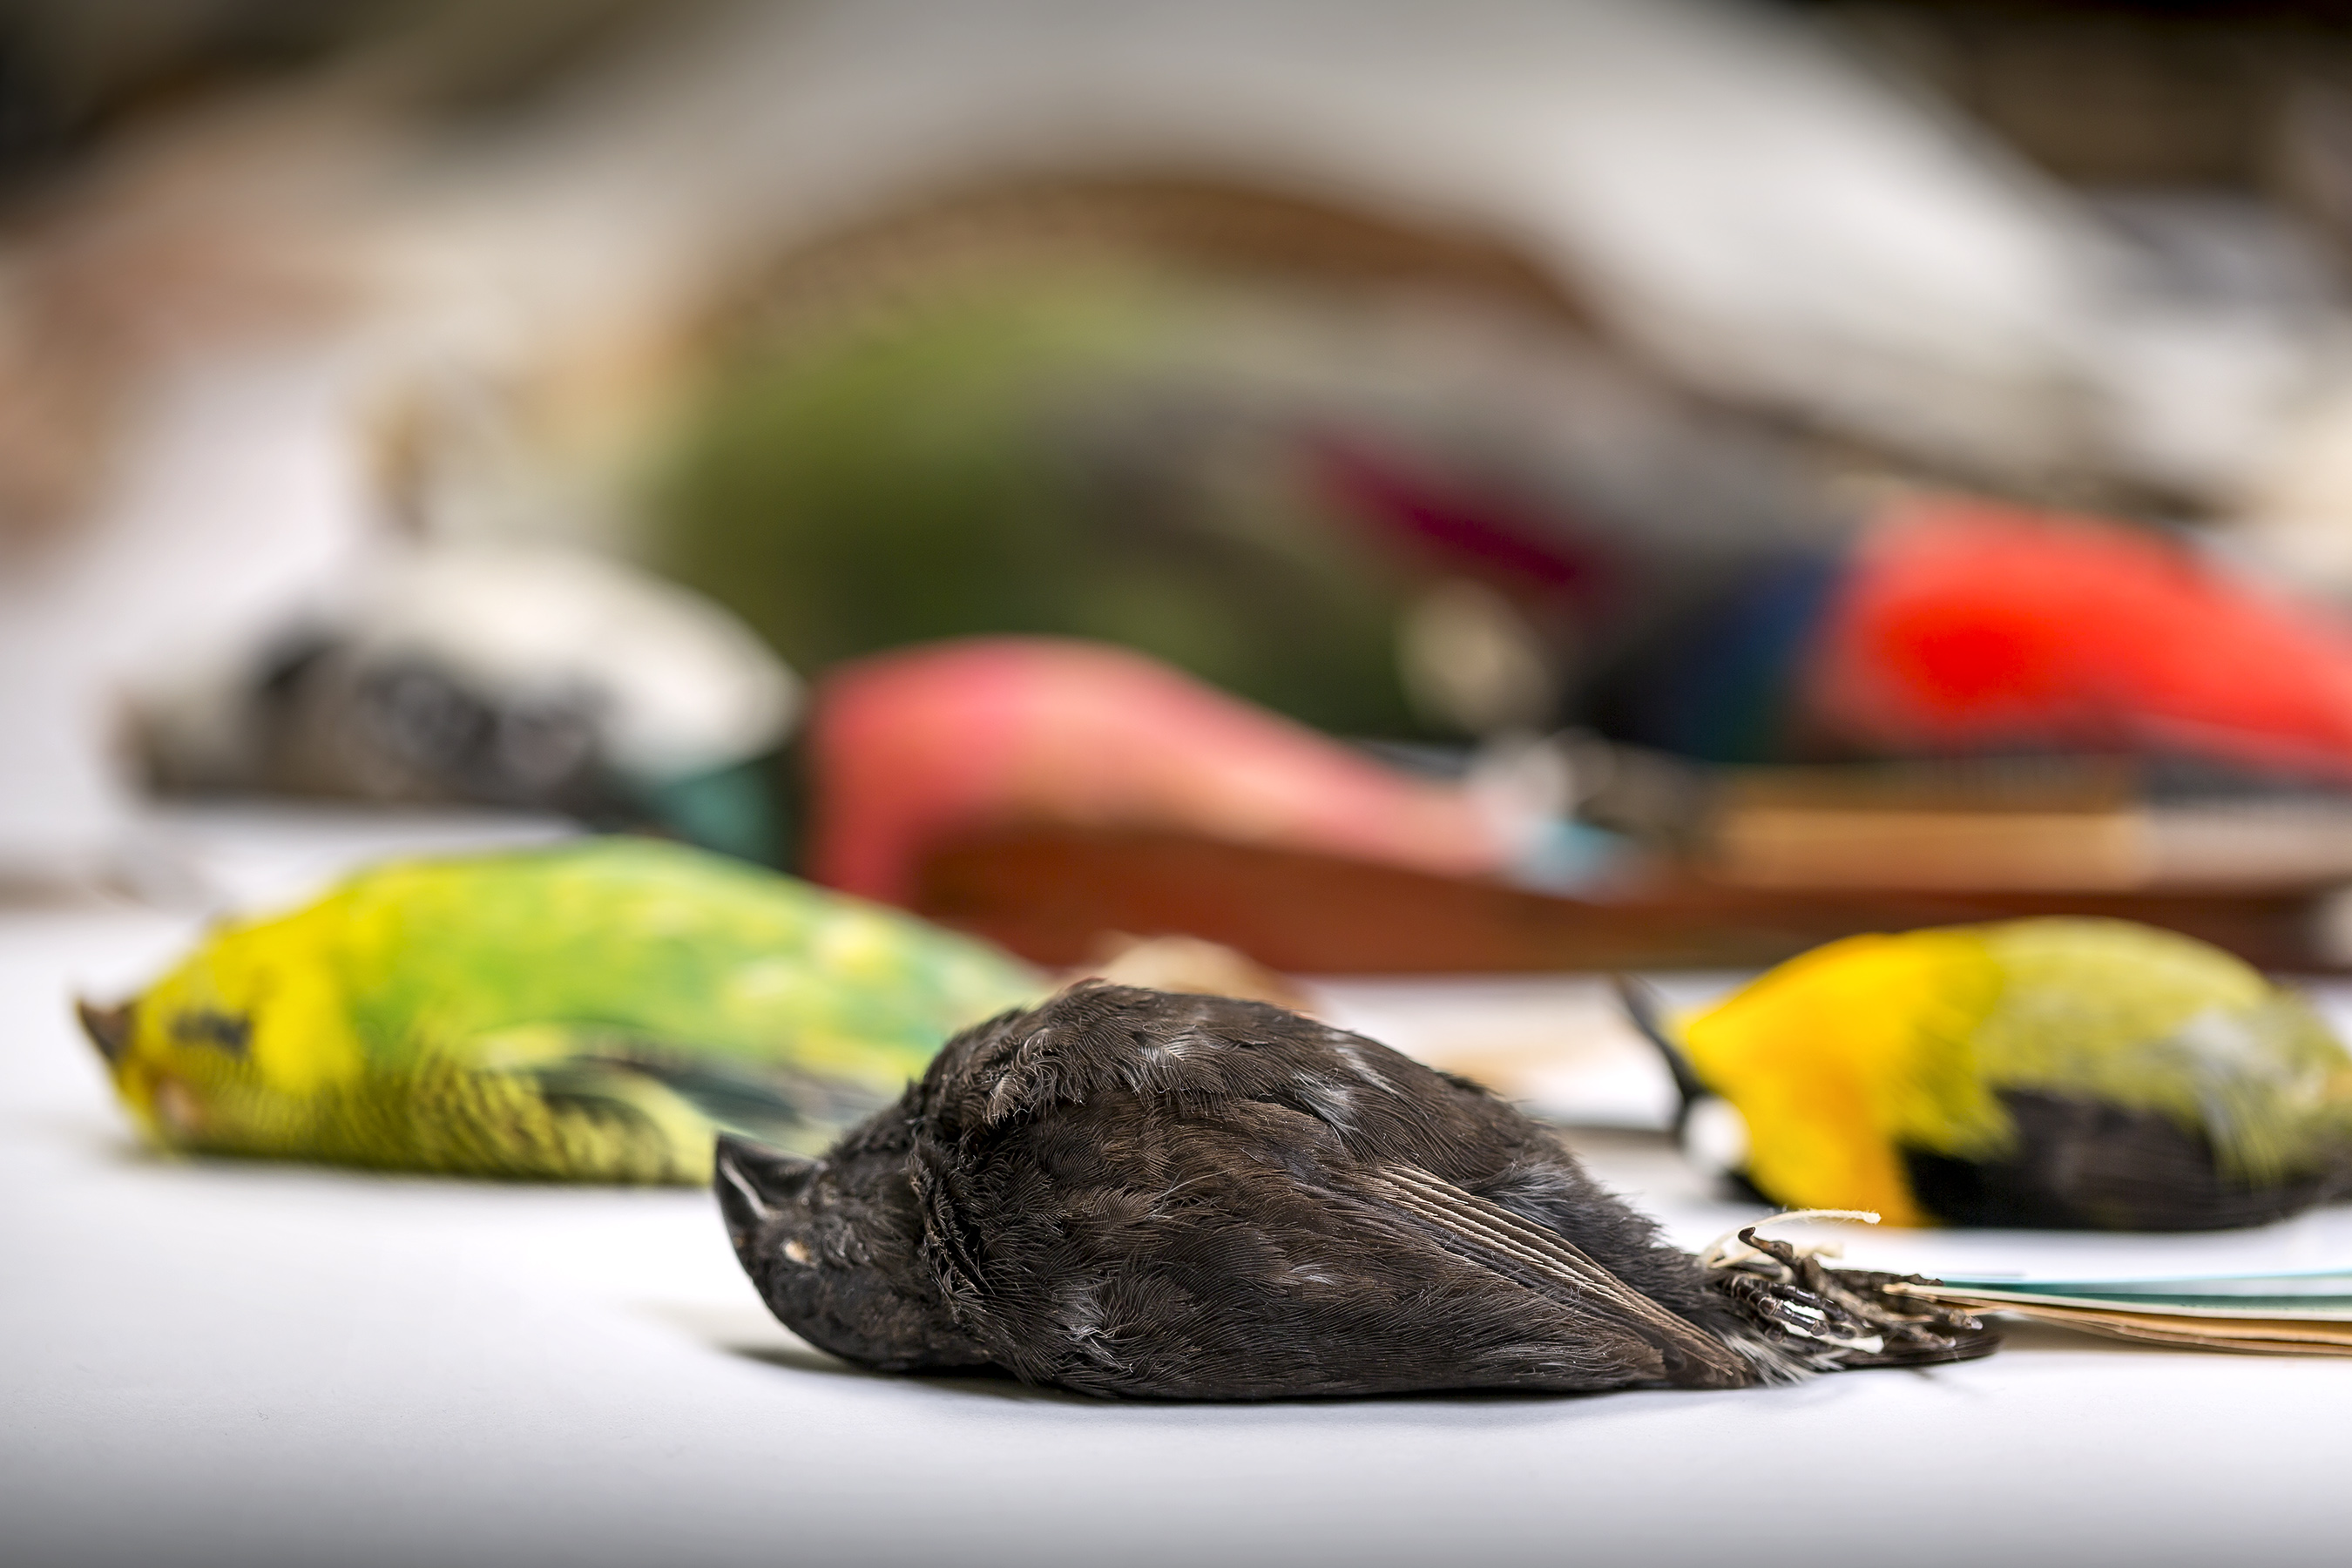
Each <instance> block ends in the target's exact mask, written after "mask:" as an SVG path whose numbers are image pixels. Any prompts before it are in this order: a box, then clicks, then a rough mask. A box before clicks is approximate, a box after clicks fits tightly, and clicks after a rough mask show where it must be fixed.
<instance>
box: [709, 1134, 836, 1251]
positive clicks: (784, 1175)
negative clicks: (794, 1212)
mask: <svg viewBox="0 0 2352 1568" xmlns="http://www.w3.org/2000/svg"><path fill="white" fill-rule="evenodd" d="M816 1166H817V1163H816V1162H815V1161H814V1160H803V1159H802V1158H801V1157H800V1156H799V1155H797V1154H786V1153H782V1152H779V1151H777V1150H774V1149H771V1148H768V1147H766V1146H765V1145H763V1144H759V1143H754V1142H751V1140H750V1139H748V1138H738V1137H736V1136H735V1135H734V1134H733V1133H731V1132H721V1133H720V1134H719V1153H718V1157H717V1158H716V1159H714V1160H713V1161H712V1162H711V1172H710V1185H711V1189H712V1190H713V1191H714V1192H716V1193H717V1194H719V1213H721V1214H723V1215H726V1216H727V1235H728V1237H729V1238H730V1239H731V1240H732V1241H733V1242H734V1243H735V1249H736V1250H737V1251H738V1252H740V1251H741V1250H742V1249H743V1247H745V1245H746V1244H748V1243H749V1242H750V1241H751V1237H753V1235H755V1234H756V1233H757V1232H758V1231H759V1228H760V1226H762V1225H764V1224H766V1223H767V1221H768V1219H769V1217H770V1216H771V1215H774V1214H775V1213H776V1212H777V1211H778V1210H779V1209H782V1208H784V1207H786V1206H787V1205H791V1204H792V1203H793V1202H795V1201H797V1200H798V1199H799V1197H800V1195H801V1194H802V1192H803V1190H804V1189H805V1188H806V1187H807V1186H808V1184H809V1178H810V1177H811V1176H813V1175H814V1174H815V1173H816Z"/></svg>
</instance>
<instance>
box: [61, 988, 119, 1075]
mask: <svg viewBox="0 0 2352 1568" xmlns="http://www.w3.org/2000/svg"><path fill="white" fill-rule="evenodd" d="M133 1005H134V1004H132V1003H129V1002H125V1003H123V1004H122V1005H121V1006H120V1007H93V1006H91V1005H89V1003H87V1002H84V1001H81V1000H79V998H77V999H76V1000H75V1002H74V1012H75V1013H76V1014H78V1015H79V1016H80V1018H81V1027H82V1033H84V1034H86V1035H88V1036H89V1043H90V1044H91V1045H93V1046H96V1047H98V1054H99V1055H100V1056H101V1057H104V1058H106V1063H107V1065H108V1066H109V1067H112V1066H113V1065H114V1064H115V1063H117V1062H119V1061H121V1059H122V1053H123V1052H124V1051H126V1050H129V1049H130V1048H131V1008H132V1006H133Z"/></svg>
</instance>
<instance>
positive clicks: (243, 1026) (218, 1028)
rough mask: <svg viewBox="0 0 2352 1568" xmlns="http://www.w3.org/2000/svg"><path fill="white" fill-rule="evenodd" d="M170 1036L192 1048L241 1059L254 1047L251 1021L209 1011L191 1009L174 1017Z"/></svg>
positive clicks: (233, 1015)
mask: <svg viewBox="0 0 2352 1568" xmlns="http://www.w3.org/2000/svg"><path fill="white" fill-rule="evenodd" d="M172 1034H173V1037H175V1038H178V1039H182V1040H185V1041H187V1042H189V1043H190V1044H192V1045H199V1046H212V1047H215V1048H217V1049H220V1050H224V1051H226V1052H227V1053H228V1054H229V1055H231V1056H233V1057H241V1056H243V1055H245V1053H246V1050H247V1047H249V1046H251V1045H252V1044H253V1020H252V1019H250V1018H246V1017H240V1016H237V1015H236V1014H234V1013H215V1012H214V1011H213V1010H211V1009H210V1008H201V1007H200V1008H190V1009H189V1010H188V1011H186V1012H184V1013H180V1014H177V1015H175V1016H173V1019H172Z"/></svg>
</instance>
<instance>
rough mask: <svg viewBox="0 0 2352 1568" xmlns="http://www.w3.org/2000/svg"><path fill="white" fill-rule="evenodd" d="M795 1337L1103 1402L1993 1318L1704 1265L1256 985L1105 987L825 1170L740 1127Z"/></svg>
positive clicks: (1413, 1384) (1373, 1387)
mask: <svg viewBox="0 0 2352 1568" xmlns="http://www.w3.org/2000/svg"><path fill="white" fill-rule="evenodd" d="M715 1183H716V1186H717V1189H718V1193H719V1200H720V1204H721V1206H722V1207H723V1209H724V1210H725V1213H726V1216H727V1225H728V1228H729V1232H730V1236H731V1237H732V1238H733V1240H734V1243H735V1248H736V1253H737V1255H738V1256H739V1257H740V1258H741V1259H742V1262H743V1267H744V1268H745V1269H747V1270H748V1271H749V1272H750V1274H751V1279H752V1280H753V1281H754V1283H756V1284H757V1285H758V1287H759V1289H760V1293H761V1296H762V1297H764V1298H765V1299H766V1300H767V1302H768V1305H769V1307H770V1308H771V1310H773V1311H774V1312H775V1314H776V1316H777V1317H778V1318H780V1319H782V1321H783V1322H784V1323H785V1325H786V1326H788V1327H789V1328H791V1329H793V1331H795V1332H797V1333H799V1334H800V1335H802V1336H803V1338H805V1339H807V1340H809V1341H810V1342H812V1343H814V1344H816V1345H819V1346H822V1347H823V1348H824V1349H825V1350H828V1351H831V1352H835V1354H837V1355H841V1356H844V1357H846V1358H848V1359H849V1360H852V1361H856V1362H862V1363H866V1364H868V1365H872V1366H876V1367H880V1368H884V1369H887V1370H891V1371H904V1372H912V1371H922V1370H941V1369H947V1368H954V1367H977V1366H982V1365H994V1366H997V1367H1001V1368H1003V1369H1004V1370H1006V1371H1009V1372H1011V1373H1014V1374H1015V1375H1017V1376H1019V1377H1022V1378H1024V1379H1025V1380H1027V1381H1029V1382H1031V1383H1039V1384H1056V1385H1059V1386H1061V1387H1064V1388H1069V1389H1075V1390H1077V1391H1080V1392H1082V1393H1087V1394H1125V1395H1142V1396H1153V1397H1162V1398H1181V1399H1262V1398H1271V1397H1277V1396H1283V1395H1292V1394H1396V1393H1403V1392H1407V1391H1411V1390H1423V1389H1470V1388H1518V1389H1536V1390H1549V1391H1558V1392H1587V1391H1595V1390H1601V1389H1614V1388H1635V1387H1651V1386H1672V1387H1685V1388H1737V1387H1742V1386H1746V1385H1749V1384H1759V1383H1770V1382H1782V1381H1789V1380H1792V1379H1795V1378H1798V1377H1801V1376H1804V1375H1806V1374H1807V1373H1812V1372H1819V1371H1828V1370H1832V1369H1834V1368H1838V1367H1844V1366H1862V1365H1889V1364H1903V1363H1921V1362H1937V1361H1957V1360H1961V1359H1965V1358H1967V1357H1970V1356H1977V1355H1982V1354H1985V1353H1986V1352H1989V1351H1990V1350H1991V1349H1992V1348H1993V1346H1994V1343H1995V1340H1994V1337H1993V1335H1992V1334H1991V1333H1990V1331H1987V1330H1985V1329H1984V1328H1983V1327H1982V1326H1981V1325H1979V1324H1978V1323H1977V1322H1976V1321H1974V1320H1973V1319H1970V1318H1968V1317H1965V1316H1963V1315H1961V1314H1958V1313H1955V1312H1947V1311H1941V1310H1936V1309H1932V1308H1929V1307H1927V1306H1926V1305H1925V1304H1923V1303H1917V1302H1913V1301H1906V1300H1903V1299H1901V1298H1898V1297H1895V1296H1892V1295H1888V1294H1886V1293H1885V1290H1884V1289H1883V1287H1884V1286H1885V1284H1886V1283H1888V1279H1889V1277H1887V1276H1885V1275H1869V1274H1863V1273H1860V1272H1852V1271H1843V1270H1839V1271H1831V1270H1826V1269H1823V1268H1821V1267H1820V1266H1819V1265H1818V1264H1817V1263H1814V1262H1813V1261H1811V1259H1806V1258H1799V1257H1797V1256H1796V1255H1795V1254H1794V1253H1793V1252H1792V1251H1791V1250H1790V1249H1789V1248H1787V1247H1783V1246H1781V1245H1780V1244H1779V1243H1775V1242H1771V1241H1769V1240H1767V1241H1759V1242H1756V1243H1755V1244H1754V1247H1753V1248H1743V1249H1741V1252H1742V1255H1743V1256H1744V1257H1745V1258H1746V1261H1745V1262H1744V1263H1738V1264H1734V1265H1730V1266H1719V1267H1715V1268H1709V1267H1706V1266H1705V1265H1702V1264H1701V1263H1700V1262H1699V1260H1697V1259H1696V1258H1692V1257H1690V1256H1689V1255H1688V1254H1685V1253H1684V1252H1681V1251H1678V1250H1676V1249H1675V1248H1674V1247H1669V1246H1666V1245H1665V1244H1664V1243H1663V1242H1662V1241H1661V1240H1660V1239H1659V1237H1658V1235H1657V1231H1656V1227H1655V1226H1654V1225H1653V1224H1652V1223H1651V1222H1650V1221H1649V1220H1647V1219H1644V1218H1643V1217H1642V1216H1641V1215H1638V1214H1636V1213H1634V1212H1633V1210H1632V1209H1630V1208H1628V1207H1627V1206H1626V1205H1624V1204H1622V1203H1621V1202H1620V1201H1618V1200H1617V1199H1616V1198H1615V1197H1613V1196H1612V1195H1611V1194H1608V1193H1607V1192H1605V1191H1603V1190H1602V1189H1601V1187H1600V1186H1599V1185H1597V1184H1595V1183H1594V1182H1593V1181H1592V1179H1591V1177H1590V1176H1588V1175H1586V1174H1585V1173H1584V1171H1583V1170H1582V1169H1581V1168H1580V1166H1579V1165H1578V1164H1577V1163H1576V1161H1575V1159H1574V1158H1573V1157H1572V1156H1570V1154H1569V1153H1568V1152H1566V1151H1565V1150H1564V1149H1562V1148H1561V1147H1560V1146H1559V1144H1558V1143H1557V1142H1554V1141H1553V1140H1552V1139H1551V1138H1550V1137H1549V1135H1548V1134H1547V1133H1546V1132H1545V1131H1544V1130H1543V1129H1542V1128H1540V1127H1538V1125H1536V1124H1535V1123H1534V1122H1532V1121H1528V1119H1527V1118H1526V1117H1525V1116H1523V1115H1521V1114H1520V1113H1519V1112H1518V1111H1517V1110H1513V1109H1512V1108H1511V1107H1510V1106H1508V1105H1507V1104H1505V1103H1503V1102H1502V1101H1501V1100H1496V1098H1495V1097H1494V1096H1493V1095H1491V1094H1488V1093H1487V1092H1486V1090H1485V1089H1480V1088H1479V1087H1478V1086H1476V1085H1475V1084H1473V1083H1470V1082H1468V1081H1466V1080H1465V1079H1458V1078H1454V1077H1452V1076H1450V1075H1448V1074H1444V1073H1439V1072H1434V1071H1432V1070H1431V1069H1430V1068H1425V1067H1423V1066H1422V1065H1420V1064H1419V1063H1417V1062H1414V1061H1412V1060H1410V1059H1409V1058H1405V1057H1402V1056H1399V1055H1398V1054H1397V1053H1396V1052H1394V1051H1391V1050H1390V1049H1389V1048H1388V1047H1385V1046H1381V1045H1379V1044H1376V1043H1375V1042H1373V1041H1371V1040H1368V1039H1366V1038H1364V1037H1361V1036H1360V1035H1351V1034H1349V1033H1347V1032H1346V1031H1344V1030H1340V1029H1335V1028H1332V1027H1329V1026H1327V1025H1324V1024H1320V1023H1318V1022H1316V1021H1315V1020H1313V1019H1311V1018H1306V1017H1302V1016H1298V1015H1297V1014H1295V1013H1288V1012H1285V1011H1283V1010H1282V1009H1281V1008H1278V1007H1273V1006H1268V1005H1265V1004H1264V1003H1257V1002H1241V1001H1235V1000H1233V999H1231V998H1227V997H1213V996H1193V995H1171V994H1165V993H1162V992H1157V991H1143V990H1138V989H1135V988H1133V987H1130V986H1121V985H1108V984H1081V985H1079V986H1076V987H1075V988H1073V989H1071V990H1068V991H1066V992H1064V993H1062V994H1060V995H1058V996H1056V997H1055V998H1054V999H1053V1000H1051V1001H1049V1002H1047V1003H1045V1005H1042V1006H1039V1007H1036V1008H1034V1009H1032V1010H1030V1011H1027V1012H1014V1013H1006V1014H1004V1015H1003V1016H999V1017H996V1018H993V1019H992V1020H990V1021H989V1022H987V1023H985V1024H982V1025H979V1026H975V1027H973V1028H971V1029H967V1030H966V1031H964V1032H963V1033H962V1034H961V1035H959V1036H957V1037H955V1038H954V1039H953V1040H950V1042H949V1043H948V1045H947V1047H946V1048H945V1049H944V1050H942V1051H941V1052H940V1055H939V1058H937V1059H936V1060H935V1061H934V1062H933V1063H932V1064H931V1067H930V1069H929V1071H928V1072H927V1073H926V1074H925V1075H924V1076H923V1079H922V1081H921V1082H919V1083H916V1084H911V1085H909V1086H908V1089H907V1092H906V1095H905V1097H904V1098H903V1099H901V1100H899V1101H898V1104H896V1105H894V1106H892V1107H890V1108H889V1109H888V1110H884V1111H882V1112H880V1113H879V1114H877V1116H875V1117H874V1118H873V1119H872V1120H870V1121H867V1122H866V1124H865V1125H864V1126H862V1127H860V1128H858V1129H857V1130H856V1131H853V1132H851V1133H849V1134H848V1135H847V1136H846V1137H845V1138H844V1139H842V1141H841V1142H839V1143H838V1144H837V1145H835V1148H834V1149H833V1151H832V1152H831V1153H829V1154H828V1155H827V1156H826V1157H825V1158H824V1159H823V1160H818V1161H809V1160H802V1159H795V1158H793V1157H791V1156H788V1155H784V1154H781V1153H777V1152H772V1151H770V1150H766V1149H763V1148H761V1147H760V1146H759V1145H757V1144H753V1143H749V1142H743V1141H741V1140H739V1139H732V1138H727V1139H722V1140H721V1141H720V1145H719V1158H718V1163H717V1173H716V1177H715Z"/></svg>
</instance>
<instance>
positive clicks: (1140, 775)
mask: <svg viewBox="0 0 2352 1568" xmlns="http://www.w3.org/2000/svg"><path fill="white" fill-rule="evenodd" d="M810 726H811V729H810V742H811V747H810V749H811V752H812V755H813V759H814V760H813V763H812V774H813V784H814V802H813V809H812V823H811V830H810V841H809V852H808V868H809V872H810V875H812V876H813V877H814V878H815V879H817V880H818V881H820V882H823V883H824V884H825V885H826V886H828V887H833V888H839V889H842V890H843V891H845V892H850V893H856V894H858V895H859V896H861V897H864V898H869V899H883V900H890V901H892V902H903V901H911V900H913V899H914V898H915V897H916V896H917V894H918V892H919V887H920V876H921V868H922V864H923V860H924V858H925V856H926V855H927V854H928V853H929V851H930V850H932V849H935V848H937V847H940V845H941V844H943V843H945V842H947V841H949V840H951V839H953V838H955V837H958V836H960V835H970V834H978V833H984V832H987V831H990V830H992V829H1002V828H1004V827H1008V826H1023V825H1034V824H1041V823H1049V824H1056V825H1060V826H1079V827H1093V828H1102V829H1114V830H1116V829H1125V830H1129V831H1159V832H1174V833H1186V834H1192V835H1196V836H1198V837H1203V838H1213V839H1221V840H1223V841H1225V842H1228V843H1243V844H1260V845H1266V846H1270V847H1280V848H1291V849H1304V850H1309V851H1317V852H1320V853H1323V854H1329V855H1340V856H1346V857H1349V858H1354V859H1360V860H1367V861H1372V862H1376V863H1381V864H1387V865H1397V866H1408V867H1412V868H1416V869H1421V870H1427V871H1433V872H1436V873H1439V874H1441V875H1454V876H1480V875H1488V874H1492V873H1495V872H1497V871H1500V870H1502V869H1504V868H1506V867H1507V865H1508V864H1509V861H1510V858H1511V856H1512V854H1513V852H1514V851H1517V850H1520V849H1522V848H1524V847H1526V846H1527V843H1528V841H1530V840H1533V839H1534V838H1535V837H1537V836H1538V835H1539V834H1540V833H1541V832H1542V831H1543V829H1544V827H1545V826H1546V824H1547V822H1548V820H1549V815H1548V813H1547V811H1546V809H1545V807H1546V806H1547V805H1550V804H1552V803H1549V802H1547V801H1544V800H1542V799H1539V798H1533V797H1530V798H1528V799H1527V800H1524V801H1521V800H1515V799H1513V798H1510V797H1509V796H1508V795H1506V794H1505V793H1504V791H1503V790H1502V789H1500V788H1487V789H1482V788H1479V787H1476V785H1475V783H1474V784H1468V785H1465V784H1457V783H1454V782H1452V781H1448V780H1439V779H1431V778H1424V777H1421V776H1418V775H1415V774H1412V773H1407V772H1405V771H1404V770H1402V769H1400V768H1393V767H1390V766H1388V765H1386V764H1384V763H1381V762H1380V761H1378V760H1377V759H1375V758H1373V757H1371V756H1369V755H1366V754H1365V753H1363V752H1358V751H1356V750H1354V749H1353V748H1350V747H1349V746H1346V745H1343V744H1341V743H1340V742H1337V741H1334V740H1332V739H1330V738H1329V737H1328V736H1325V735H1319V734H1317V733H1316V732H1315V731H1311V730H1308V729H1307V728H1306V727H1305V726H1303V725H1300V724H1295V723H1292V722H1290V721H1288V720H1286V719H1284V718H1281V717H1280V716H1278V715H1276V714H1273V713H1269V712H1266V711H1265V710H1263V709H1261V708H1257V707H1255V706H1254V705H1252V704H1250V703H1247V702H1243V701H1239V700H1235V699H1234V698H1232V697H1229V696H1227V695H1226V694H1225V693H1223V692H1221V691H1218V690H1216V689H1213V688H1211V687H1208V686H1204V685H1202V683H1201V682H1199V681H1196V680H1192V679H1188V678H1187V677H1186V676H1185V675H1183V674H1182V673H1181V671H1178V670H1174V669H1171V668H1168V667H1167V666H1165V665H1163V664H1160V663H1159V662H1158V661H1157V660H1154V659H1150V658H1144V657H1143V656H1142V655H1140V654H1136V653H1132V652H1129V651H1128V650H1127V649H1124V648H1118V647H1104V646H1102V645H1099V644H1092V643H1083V642H1075V641H1065V640H1062V639H1058V638H1048V637H970V638H962V639H958V640H956V641H952V642H947V643H940V644H934V645H930V646H927V647H916V648H909V649H906V650H904V651H901V652H898V653H890V654H883V655H879V656H877V657H875V658H866V659H860V660H858V661H856V663H854V664H849V665H845V666H843V667H842V668H839V669H836V670H835V671H834V672H832V673H831V674H829V675H828V676H826V677H825V679H824V681H823V682H822V683H821V684H820V686H819V688H818V691H817V696H816V701H815V705H814V713H813V715H812V717H811V721H810ZM1498 782H1506V781H1498Z"/></svg>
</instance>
